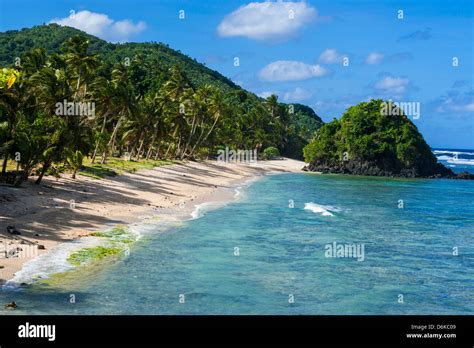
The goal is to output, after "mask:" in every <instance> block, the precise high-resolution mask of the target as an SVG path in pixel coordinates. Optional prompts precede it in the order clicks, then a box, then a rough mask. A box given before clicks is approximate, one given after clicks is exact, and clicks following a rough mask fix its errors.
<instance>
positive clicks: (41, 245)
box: [38, 244, 46, 250]
mask: <svg viewBox="0 0 474 348" xmlns="http://www.w3.org/2000/svg"><path fill="white" fill-rule="evenodd" d="M38 249H39V250H45V249H46V248H45V247H44V245H43V244H38Z"/></svg>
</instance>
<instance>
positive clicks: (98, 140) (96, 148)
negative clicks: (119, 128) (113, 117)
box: [91, 112, 109, 163]
mask: <svg viewBox="0 0 474 348" xmlns="http://www.w3.org/2000/svg"><path fill="white" fill-rule="evenodd" d="M108 114H109V113H108V112H106V113H105V114H104V122H102V128H101V129H100V135H99V139H97V142H96V144H95V149H94V153H93V154H92V158H91V163H94V162H95V157H96V156H97V150H98V149H99V144H100V136H101V135H102V134H103V133H104V131H105V124H106V123H107V115H108Z"/></svg>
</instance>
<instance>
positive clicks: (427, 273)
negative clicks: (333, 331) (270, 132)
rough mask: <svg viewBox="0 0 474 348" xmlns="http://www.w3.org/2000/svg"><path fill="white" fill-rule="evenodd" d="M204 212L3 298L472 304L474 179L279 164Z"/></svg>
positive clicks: (250, 308) (41, 305)
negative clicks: (286, 168)
mask: <svg viewBox="0 0 474 348" xmlns="http://www.w3.org/2000/svg"><path fill="white" fill-rule="evenodd" d="M402 204H403V208H402ZM305 205H306V209H305ZM290 206H293V208H290ZM199 215H200V216H201V217H200V218H197V219H195V220H190V221H187V222H184V223H182V224H180V225H177V226H174V227H173V228H168V229H166V230H164V231H161V232H156V233H149V234H146V235H145V236H144V237H143V238H141V239H140V241H139V242H137V243H136V244H135V245H134V246H133V247H132V249H131V253H130V255H129V256H128V257H125V256H120V257H119V258H118V259H116V261H115V262H113V263H112V265H108V266H107V267H99V266H96V267H95V268H94V269H93V271H90V270H89V272H76V273H75V274H73V275H71V276H70V278H71V279H68V281H64V282H63V283H62V284H61V287H60V288H56V287H51V286H49V287H47V286H46V287H38V286H33V287H32V288H28V289H23V290H19V291H8V292H6V291H3V292H1V293H0V303H6V302H9V301H12V300H15V301H16V302H17V303H18V305H19V306H20V308H19V309H18V310H16V311H14V312H13V313H15V314H22V313H36V314H40V313H42V314H73V313H77V314H473V313H474V272H473V269H474V182H472V181H458V180H420V179H416V180H415V179H414V180H409V179H387V178H367V177H349V176H336V175H315V174H279V175H271V176H267V177H264V178H262V179H261V180H259V181H257V182H254V183H252V184H251V185H250V186H249V187H247V188H245V189H243V191H242V192H241V194H240V195H239V200H238V201H236V202H233V203H230V204H228V205H226V206H224V207H220V208H218V209H215V210H211V211H204V212H203V210H201V211H200V214H199ZM158 229H161V230H162V229H163V228H162V227H159V226H157V227H156V230H158ZM334 242H336V243H337V244H356V246H358V247H359V251H360V250H362V249H361V246H362V245H363V251H364V253H363V258H362V257H359V260H361V259H363V261H358V258H356V257H326V246H327V245H332V243H334ZM454 247H457V248H458V252H459V255H457V256H455V255H453V248H454ZM236 248H238V249H236ZM346 256H347V255H346ZM359 256H362V255H360V254H359ZM60 283H61V282H60ZM71 294H74V295H75V300H76V303H74V304H71V303H70V302H69V300H70V295H71ZM181 295H184V297H183V296H181ZM400 295H402V296H403V303H400V302H401V299H402V297H401V296H400ZM180 299H181V302H183V299H184V303H180ZM289 299H294V302H293V303H290V302H291V301H289ZM2 313H7V312H6V311H3V312H2ZM9 313H11V312H9Z"/></svg>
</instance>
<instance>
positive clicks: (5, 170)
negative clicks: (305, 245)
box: [2, 153, 8, 175]
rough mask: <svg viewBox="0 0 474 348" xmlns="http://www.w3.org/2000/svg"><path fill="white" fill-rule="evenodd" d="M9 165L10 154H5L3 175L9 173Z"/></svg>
mask: <svg viewBox="0 0 474 348" xmlns="http://www.w3.org/2000/svg"><path fill="white" fill-rule="evenodd" d="M7 163H8V153H6V154H5V158H4V159H3V164H2V175H5V174H6V172H7Z"/></svg>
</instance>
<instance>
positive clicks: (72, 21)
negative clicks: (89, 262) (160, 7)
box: [49, 11, 146, 42]
mask: <svg viewBox="0 0 474 348" xmlns="http://www.w3.org/2000/svg"><path fill="white" fill-rule="evenodd" d="M49 23H57V24H59V25H64V26H68V27H73V28H76V29H79V30H82V31H85V32H86V33H88V34H91V35H95V36H97V37H100V38H101V39H105V40H108V41H112V42H124V41H128V40H129V39H130V37H131V36H133V35H135V34H138V33H140V32H141V31H143V30H144V29H145V28H146V24H145V22H142V21H140V22H138V23H136V24H134V23H133V22H132V21H130V20H128V19H124V20H121V21H115V20H113V19H111V18H109V16H107V15H106V14H102V13H95V12H90V11H80V12H77V13H75V14H73V15H71V16H69V17H65V18H54V19H52V20H51V21H50V22H49Z"/></svg>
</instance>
